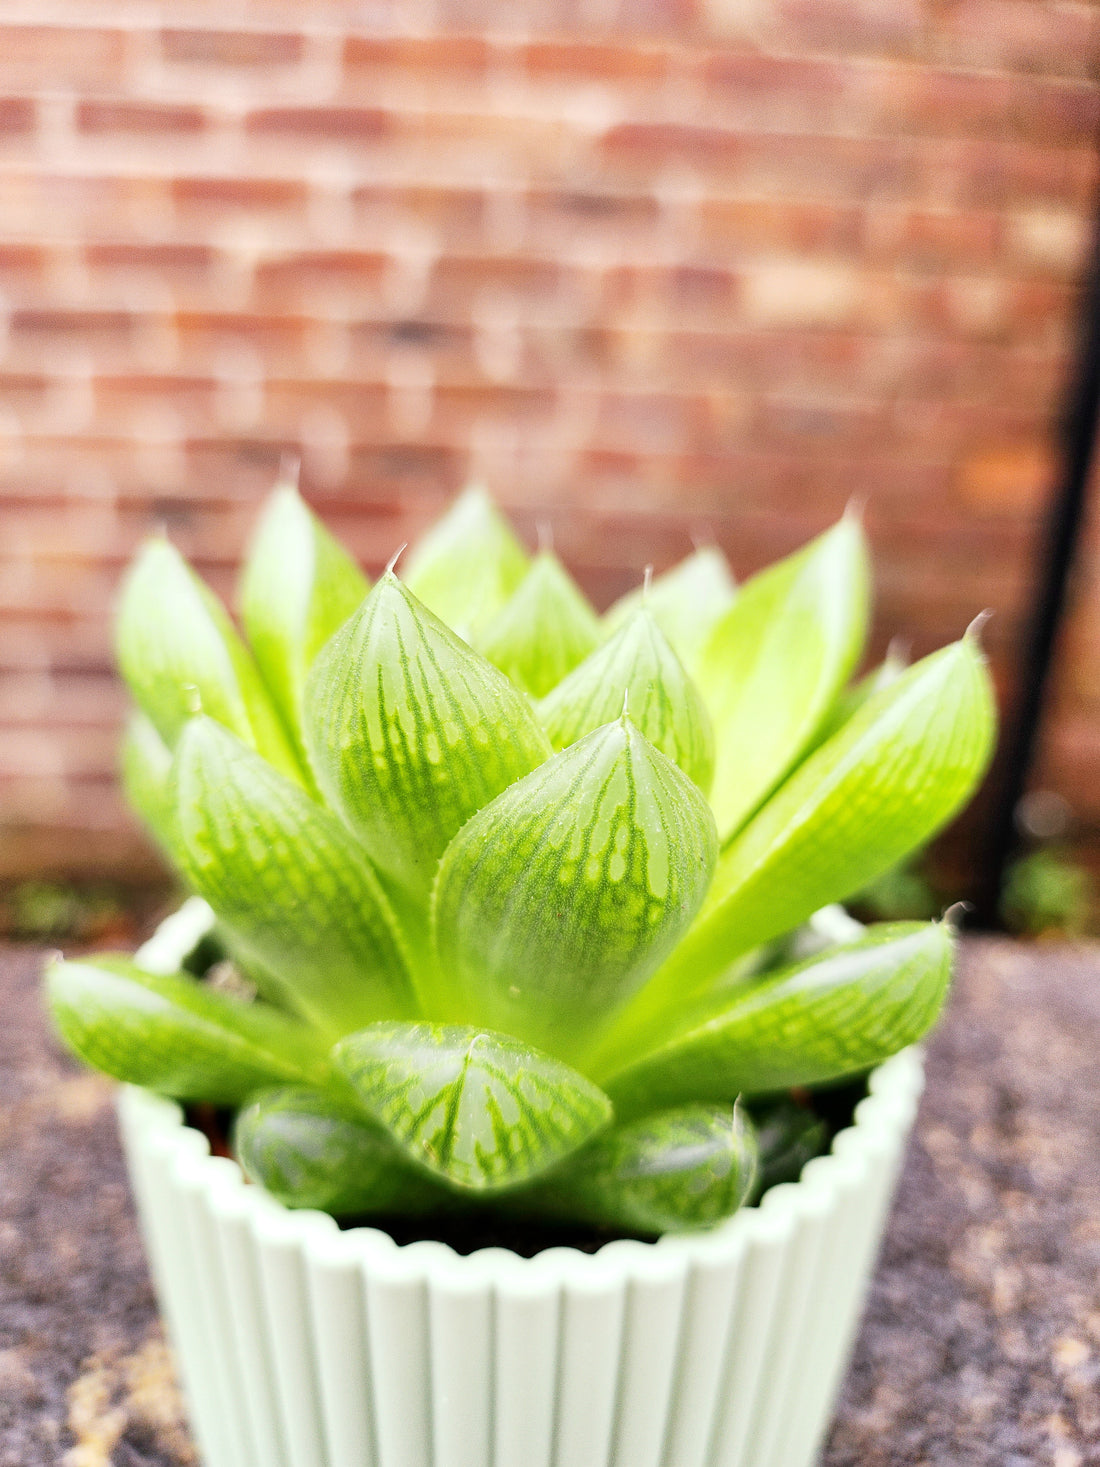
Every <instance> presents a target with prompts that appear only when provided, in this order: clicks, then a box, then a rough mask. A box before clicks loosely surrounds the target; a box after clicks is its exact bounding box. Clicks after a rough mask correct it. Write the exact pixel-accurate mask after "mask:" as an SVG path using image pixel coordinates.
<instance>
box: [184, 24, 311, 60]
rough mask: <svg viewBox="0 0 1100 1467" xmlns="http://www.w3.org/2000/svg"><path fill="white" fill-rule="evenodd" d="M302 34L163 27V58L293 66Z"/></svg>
mask: <svg viewBox="0 0 1100 1467" xmlns="http://www.w3.org/2000/svg"><path fill="white" fill-rule="evenodd" d="M303 44H304V43H303V38H302V37H301V36H300V35H296V34H293V33H292V32H280V31H262V30H254V31H217V30H206V29H202V30H181V29H172V30H163V31H161V33H160V46H161V51H162V53H163V55H164V59H165V60H166V61H170V62H177V63H182V64H185V65H188V66H196V65H197V66H234V67H264V68H266V67H271V66H293V65H295V64H296V63H297V62H299V61H300V60H301V58H302V51H303Z"/></svg>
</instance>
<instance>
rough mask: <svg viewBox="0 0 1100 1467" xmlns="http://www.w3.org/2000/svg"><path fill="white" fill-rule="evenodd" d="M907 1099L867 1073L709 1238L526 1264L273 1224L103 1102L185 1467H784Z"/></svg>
mask: <svg viewBox="0 0 1100 1467" xmlns="http://www.w3.org/2000/svg"><path fill="white" fill-rule="evenodd" d="M186 910H187V909H185V911H186ZM198 920H199V921H200V923H201V913H199V914H198ZM171 921H173V922H174V923H175V927H174V928H173V927H171V926H170V927H168V929H167V930H165V929H162V930H161V932H160V933H159V934H158V936H157V938H156V939H154V945H152V946H151V947H150V946H147V948H146V949H145V950H144V957H145V960H146V961H147V962H148V963H149V966H151V967H152V966H159V965H160V964H162V963H165V964H167V963H178V961H179V959H180V957H182V956H183V955H185V954H186V952H187V950H188V946H189V945H193V943H194V940H195V933H196V931H197V927H196V915H195V913H194V911H193V912H192V919H191V921H190V924H189V923H188V921H187V920H186V919H184V914H183V913H181V914H177V917H176V918H175V919H171ZM921 1083H922V1067H921V1062H920V1058H919V1055H918V1054H917V1053H916V1052H915V1051H913V1050H907V1051H904V1052H903V1053H901V1054H898V1055H896V1056H895V1057H894V1058H892V1059H891V1060H889V1061H888V1062H887V1063H885V1064H883V1065H881V1066H880V1067H879V1068H878V1069H877V1070H875V1071H874V1072H873V1074H872V1075H871V1078H870V1086H869V1094H868V1095H867V1097H866V1099H864V1100H863V1101H861V1102H860V1104H859V1105H858V1106H857V1108H856V1111H855V1116H854V1120H853V1123H852V1125H851V1126H850V1127H848V1128H847V1129H846V1130H844V1131H842V1132H841V1133H840V1134H839V1135H838V1136H837V1137H836V1139H835V1141H834V1144H833V1148H832V1151H831V1153H830V1154H829V1155H827V1156H822V1157H819V1158H817V1159H815V1160H814V1161H811V1162H810V1163H809V1164H808V1165H807V1166H806V1168H805V1169H804V1172H803V1175H802V1179H801V1181H799V1182H797V1183H792V1184H786V1185H782V1186H778V1187H775V1188H773V1189H772V1190H771V1191H770V1192H768V1193H767V1194H766V1195H765V1197H764V1199H763V1201H762V1202H761V1204H760V1205H759V1207H753V1208H746V1209H744V1210H742V1211H741V1212H739V1213H737V1214H736V1215H735V1216H734V1217H732V1218H731V1219H729V1221H728V1222H726V1223H725V1224H723V1225H722V1226H720V1227H718V1228H716V1229H714V1230H713V1231H711V1232H709V1233H705V1234H681V1235H677V1236H671V1235H670V1236H666V1237H664V1238H662V1239H660V1241H658V1242H657V1243H654V1244H647V1243H640V1242H633V1241H622V1242H614V1243H609V1244H607V1245H606V1246H604V1247H602V1248H601V1249H600V1250H599V1251H598V1252H596V1253H593V1254H589V1253H584V1252H580V1251H577V1250H574V1249H569V1248H554V1249H550V1250H547V1251H545V1252H543V1253H541V1254H539V1255H537V1256H536V1257H534V1258H532V1259H526V1258H522V1257H519V1256H518V1255H516V1254H512V1253H509V1252H507V1251H506V1250H503V1249H497V1248H493V1249H485V1250H482V1251H480V1252H476V1253H473V1254H471V1255H469V1256H460V1255H458V1254H456V1253H455V1252H454V1251H453V1250H452V1249H451V1248H449V1247H447V1246H445V1245H444V1244H441V1243H431V1242H421V1243H413V1244H409V1245H406V1246H398V1245H397V1244H395V1243H394V1242H393V1240H392V1239H391V1238H389V1237H388V1236H387V1235H386V1234H384V1233H382V1232H379V1231H378V1230H376V1229H374V1228H354V1229H350V1230H348V1231H343V1232H342V1231H340V1229H339V1228H338V1227H337V1225H336V1223H335V1222H334V1221H333V1220H332V1219H331V1218H329V1217H327V1216H326V1215H324V1214H321V1213H318V1212H311V1211H298V1212H294V1211H290V1210H288V1209H286V1208H284V1207H283V1206H282V1205H281V1204H279V1203H277V1202H275V1201H274V1199H272V1198H271V1197H269V1196H268V1195H267V1194H266V1193H264V1192H263V1191H262V1190H261V1189H260V1188H258V1187H255V1186H252V1185H249V1184H248V1183H246V1182H245V1180H244V1178H243V1176H242V1173H241V1171H240V1168H239V1167H238V1166H237V1165H236V1163H235V1162H233V1161H230V1160H227V1159H225V1158H223V1157H215V1156H211V1155H210V1152H209V1147H208V1144H207V1141H206V1139H205V1137H204V1136H203V1135H201V1134H200V1133H199V1132H198V1131H196V1130H193V1129H191V1128H189V1127H188V1126H186V1125H185V1124H184V1119H183V1115H182V1112H181V1110H180V1108H179V1107H178V1106H177V1105H174V1104H172V1103H171V1102H169V1101H166V1100H162V1099H159V1098H157V1097H156V1096H153V1095H151V1094H149V1093H148V1092H145V1091H142V1090H137V1089H133V1088H130V1087H125V1088H124V1089H123V1090H122V1092H121V1095H120V1100H119V1114H120V1118H121V1124H122V1133H123V1138H124V1143H125V1148H126V1154H127V1159H128V1162H129V1167H130V1174H131V1177H132V1180H133V1185H134V1191H135V1195H136V1198H137V1203H138V1209H139V1213H140V1218H141V1225H142V1230H143V1233H144V1236H145V1241H146V1246H147V1249H148V1253H149V1258H150V1263H151V1266H152V1271H153V1276H154V1280H155V1283H156V1288H157V1292H158V1295H159V1298H160V1301H161V1304H162V1307H163V1310H164V1314H165V1317H166V1320H167V1324H168V1328H169V1331H170V1334H171V1337H172V1340H173V1343H174V1345H175V1347H176V1351H177V1356H178V1360H179V1365H180V1372H181V1375H182V1378H183V1385H184V1389H185V1393H186V1396H187V1400H188V1403H189V1406H190V1411H191V1420H192V1424H193V1427H194V1431H195V1435H196V1437H197V1439H198V1443H199V1448H200V1451H201V1453H202V1455H203V1459H204V1462H205V1464H206V1467H807V1464H809V1463H811V1462H812V1461H813V1460H814V1459H815V1456H816V1454H817V1452H818V1450H819V1447H820V1443H821V1439H822V1436H823V1434H824V1432H825V1430H826V1428H827V1426H828V1423H829V1418H830V1415H831V1412H832V1408H833V1403H834V1400H835V1396H836V1391H837V1388H838V1386H839V1383H840V1380H841V1377H842V1374H843V1371H844V1367H845V1364H846V1361H847V1358H848V1353H849V1350H850V1346H851V1342H852V1338H853V1335H854V1332H855V1327H856V1324H857V1321H858V1317H859V1311H860V1305H861V1302H862V1299H863V1295H864V1291H865V1287H866V1283H867V1280H868V1277H869V1274H870V1270H871V1266H872V1264H873V1260H874V1257H875V1254H876V1252H877V1249H878V1244H879V1240H880V1237H881V1233H882V1227H883V1222H884V1218H885V1215H886V1210H887V1207H888V1204H889V1199H890V1196H891V1193H892V1191H893V1186H894V1181H895V1178H896V1175H897V1170H898V1166H899V1163H900V1160H901V1156H902V1151H903V1148H904V1145H905V1140H906V1137H907V1134H908V1132H909V1129H910V1126H911V1124H912V1120H913V1116H914V1113H915V1109H916V1104H917V1099H918V1096H919V1093H920V1088H921Z"/></svg>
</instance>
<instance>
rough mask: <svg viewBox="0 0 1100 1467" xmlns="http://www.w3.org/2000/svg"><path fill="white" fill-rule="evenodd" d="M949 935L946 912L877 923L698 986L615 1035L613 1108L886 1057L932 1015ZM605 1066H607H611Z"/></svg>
mask: <svg viewBox="0 0 1100 1467" xmlns="http://www.w3.org/2000/svg"><path fill="white" fill-rule="evenodd" d="M953 948H954V938H953V933H952V932H951V929H950V928H949V927H947V926H945V925H944V924H942V923H939V922H923V923H921V922H895V923H882V924H879V925H876V926H873V927H870V928H868V929H867V931H866V933H865V934H864V936H862V937H860V938H859V939H857V940H856V941H855V942H852V943H845V944H843V945H842V946H836V947H831V948H827V949H825V950H824V951H823V952H821V953H818V954H815V955H814V956H813V957H810V958H808V959H806V960H804V961H803V962H801V963H795V964H793V965H791V966H789V967H785V968H781V969H779V970H777V971H775V972H772V973H768V974H765V975H763V976H761V977H760V978H759V979H757V980H756V981H755V982H754V983H752V984H750V985H747V986H744V987H742V988H740V989H738V990H737V991H735V992H734V993H732V994H729V993H727V994H725V995H724V996H723V995H718V994H715V995H712V996H709V997H700V998H699V999H698V1000H697V1001H696V1002H695V1004H694V1005H693V1006H688V1007H687V1008H686V1009H685V1008H683V1007H681V1010H680V1014H679V1017H678V1018H672V1019H671V1020H670V1016H669V1014H667V1013H666V1014H665V1016H664V1019H663V1021H660V1022H659V1021H657V1020H656V1018H654V1021H653V1022H652V1023H651V1025H650V1027H649V1029H648V1030H646V1031H645V1033H642V1032H640V1031H637V1032H634V1033H632V1034H629V1035H627V1034H624V1035H621V1036H618V1035H617V1036H615V1045H616V1049H615V1055H614V1057H612V1056H611V1054H610V1051H609V1052H608V1054H607V1055H605V1057H604V1058H603V1060H602V1061H601V1062H600V1063H597V1064H596V1066H595V1073H598V1074H601V1075H604V1076H606V1077H607V1078H605V1081H604V1083H605V1084H606V1085H607V1088H608V1091H609V1093H610V1094H611V1096H612V1098H613V1099H614V1102H615V1105H616V1109H617V1113H619V1114H622V1115H631V1114H635V1113H636V1112H638V1111H643V1110H648V1109H650V1108H651V1107H652V1106H654V1105H660V1104H667V1105H672V1104H678V1103H681V1102H685V1101H718V1100H721V1099H723V1098H724V1097H728V1096H729V1095H734V1094H738V1093H744V1094H745V1095H761V1094H763V1095H767V1094H773V1093H778V1092H780V1091H783V1090H787V1089H789V1088H790V1087H792V1086H799V1085H821V1084H828V1083H831V1082H833V1081H836V1080H839V1079H841V1078H843V1077H844V1076H845V1075H852V1074H858V1073H860V1072H861V1071H863V1070H867V1069H870V1068H871V1067H872V1066H873V1065H877V1064H880V1063H881V1062H882V1061H883V1060H885V1059H887V1058H888V1057H889V1056H890V1055H891V1054H894V1053H896V1052H897V1051H898V1050H899V1049H903V1048H904V1047H905V1046H906V1045H908V1044H912V1043H915V1042H916V1041H917V1040H918V1039H920V1038H921V1037H922V1036H923V1035H924V1034H925V1033H926V1032H927V1030H928V1029H929V1028H930V1027H931V1025H932V1024H933V1023H934V1022H935V1020H936V1018H937V1017H938V1015H939V1012H940V1009H941V1007H942V1005H943V1001H944V998H945V996H946V994H947V990H948V987H949V984H950V980H951V963H952V955H953ZM609 1072H610V1073H609Z"/></svg>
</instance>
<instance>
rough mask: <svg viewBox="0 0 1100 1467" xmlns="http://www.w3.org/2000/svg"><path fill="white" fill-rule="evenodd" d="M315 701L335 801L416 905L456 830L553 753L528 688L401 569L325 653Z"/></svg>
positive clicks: (318, 747) (312, 710) (322, 770)
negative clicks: (406, 580) (472, 643)
mask: <svg viewBox="0 0 1100 1467" xmlns="http://www.w3.org/2000/svg"><path fill="white" fill-rule="evenodd" d="M308 702H309V716H308V719H307V730H306V732H307V742H308V745H309V751H310V758H311V760H312V763H313V767H314V771H315V773H316V775H317V781H318V783H319V785H320V787H321V789H322V791H323V792H324V794H325V797H326V798H327V800H328V802H329V803H330V804H331V805H332V806H333V808H334V809H336V810H339V812H340V813H341V815H342V816H343V817H344V819H345V820H346V821H347V823H348V825H349V826H350V827H351V828H352V830H354V831H355V832H356V834H357V835H358V836H359V838H360V840H361V841H362V842H363V845H364V846H365V847H366V849H367V851H368V853H369V854H370V856H371V859H372V860H373V861H374V863H375V864H376V866H377V867H378V869H379V871H381V872H383V873H384V874H385V876H386V877H387V878H388V880H389V881H391V882H393V883H394V884H395V885H396V886H397V887H400V888H402V889H403V890H404V891H405V892H406V893H407V894H408V895H409V896H410V897H412V898H414V899H416V900H426V898H427V895H428V891H429V889H430V887H431V883H432V880H433V878H434V876H435V869H436V865H437V863H438V861H439V857H440V856H441V855H442V854H443V850H444V848H445V846H446V845H447V842H448V841H449V840H450V839H451V837H452V836H453V835H454V834H455V832H456V831H457V830H458V829H459V828H460V827H461V826H462V825H463V824H464V823H465V822H466V821H467V820H468V819H469V818H470V816H471V815H473V814H474V812H475V811H476V810H479V809H481V808H482V806H484V805H486V804H488V803H489V801H490V800H492V799H493V797H494V796H495V795H497V794H499V793H500V791H501V790H502V789H505V788H506V787H507V786H508V785H510V784H511V783H512V782H513V780H516V779H518V778H519V777H520V776H521V775H524V774H527V773H528V772H529V771H530V770H532V769H534V768H535V766H536V765H538V764H541V763H542V761H543V760H544V759H545V758H546V757H547V755H548V754H549V753H550V744H549V742H548V740H547V738H546V735H545V734H544V733H543V732H542V730H541V729H540V728H539V726H538V724H537V723H536V721H535V716H534V714H533V712H532V711H531V708H530V705H529V703H528V700H527V698H526V697H525V695H524V694H523V693H521V692H520V691H519V689H518V688H516V687H515V686H514V685H513V684H512V683H511V682H509V680H508V679H507V678H506V677H505V676H504V674H503V673H502V672H500V671H499V670H498V669H497V668H495V667H493V666H492V664H491V663H489V662H487V661H486V660H485V658H484V657H482V656H481V654H480V653H478V652H475V651H474V650H473V648H471V647H469V646H468V645H467V644H466V643H465V642H464V641H463V640H462V639H461V637H458V636H456V634H455V633H454V632H452V631H451V630H450V628H449V627H446V626H444V624H443V623H442V622H441V621H440V620H439V618H438V617H437V616H434V615H433V614H432V613H431V612H430V611H429V610H428V609H427V607H425V606H423V605H422V604H421V603H420V602H419V601H418V600H417V598H416V597H415V596H414V595H413V594H412V592H411V591H409V589H408V588H407V587H406V586H404V585H402V583H401V582H400V581H399V580H398V579H397V577H396V576H395V575H393V573H392V572H387V573H386V574H385V575H384V576H383V577H382V579H381V580H380V581H379V582H378V583H377V585H376V586H375V587H374V589H373V590H372V591H371V593H370V595H369V596H368V597H367V599H366V600H365V601H364V602H363V605H362V606H361V607H360V609H359V610H358V611H357V612H356V613H355V615H354V616H353V617H352V618H351V620H350V621H349V622H347V623H346V624H345V626H343V627H342V628H341V630H340V631H339V632H337V634H336V636H335V637H333V638H332V640H331V641H330V642H329V643H328V645H327V646H326V647H325V649H324V651H323V652H322V653H321V655H320V657H319V658H318V659H317V662H316V663H315V665H314V669H313V672H312V674H311V676H310V680H309V697H308Z"/></svg>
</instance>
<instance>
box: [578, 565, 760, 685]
mask: <svg viewBox="0 0 1100 1467" xmlns="http://www.w3.org/2000/svg"><path fill="white" fill-rule="evenodd" d="M736 595H737V588H736V585H735V584H734V579H733V576H732V575H731V574H730V568H729V564H728V563H727V561H726V557H725V556H724V555H723V554H722V552H721V551H720V550H719V549H718V547H717V546H716V545H704V546H702V547H701V548H700V549H699V550H696V551H694V552H693V553H692V554H691V555H689V556H687V557H686V559H684V560H681V561H680V562H679V564H678V565H674V566H673V567H672V568H671V570H667V571H665V572H664V573H663V575H659V576H656V577H655V578H654V579H653V581H652V582H651V583H650V584H649V585H648V586H644V585H643V586H636V587H635V588H634V590H633V591H628V592H627V593H626V595H625V596H622V597H620V598H619V600H618V601H616V602H615V604H614V606H612V607H611V608H610V610H608V611H607V612H606V613H605V615H604V626H605V628H606V630H607V631H609V632H614V631H617V630H618V629H619V627H621V626H622V624H623V622H625V621H626V620H627V618H628V617H630V616H631V615H633V613H634V612H635V611H637V609H638V607H639V606H645V608H646V610H647V611H649V612H650V614H651V615H652V616H653V618H654V620H655V621H656V622H657V625H658V626H659V627H660V628H661V630H662V631H663V632H664V634H665V636H666V637H667V638H668V640H669V641H670V642H671V643H672V645H673V647H675V648H676V652H677V655H678V656H679V658H680V660H681V661H682V662H683V664H684V666H685V667H687V668H689V669H692V668H694V666H695V664H696V662H697V660H698V657H699V654H700V653H701V652H702V650H703V647H704V645H705V644H706V641H707V638H708V637H709V636H710V633H711V631H712V630H713V629H714V627H715V625H716V624H717V623H718V622H719V621H720V620H721V618H722V617H723V616H724V615H725V613H726V612H727V611H728V610H729V608H730V607H731V606H732V605H733V602H734V599H735V597H736Z"/></svg>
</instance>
